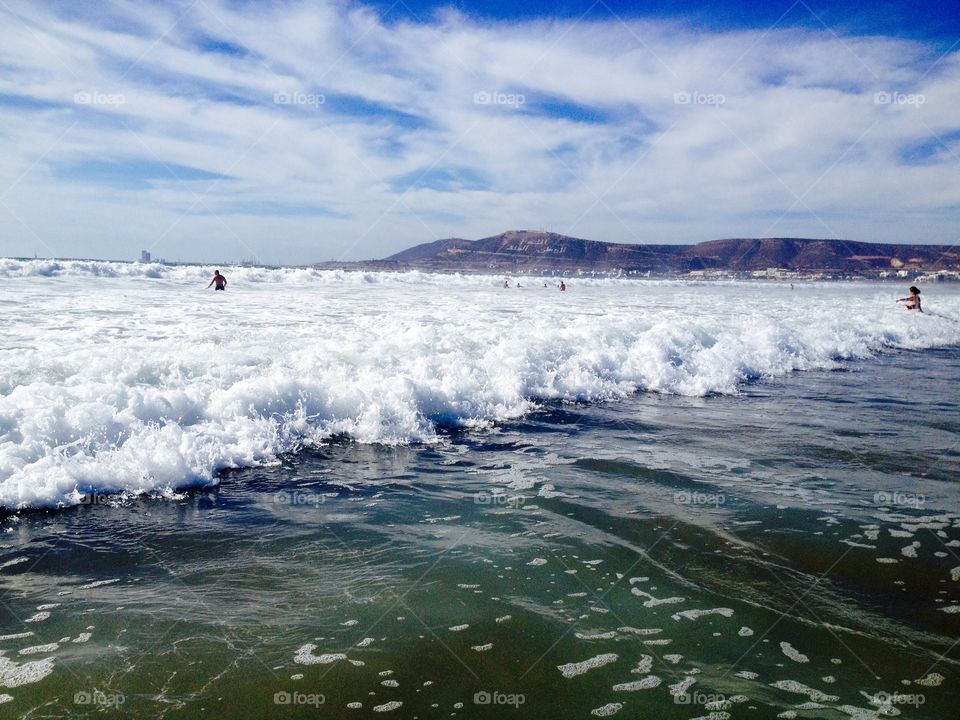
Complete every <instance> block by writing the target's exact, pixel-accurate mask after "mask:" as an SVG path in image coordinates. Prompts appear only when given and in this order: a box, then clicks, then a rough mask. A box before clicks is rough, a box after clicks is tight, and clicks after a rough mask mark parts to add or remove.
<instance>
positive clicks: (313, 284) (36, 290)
mask: <svg viewBox="0 0 960 720" xmlns="http://www.w3.org/2000/svg"><path fill="white" fill-rule="evenodd" d="M210 270H211V269H210V268H201V267H166V266H162V265H144V264H121V263H104V262H88V261H55V262H54V261H45V260H44V261H40V260H38V261H16V260H0V277H3V278H4V281H3V284H2V285H0V303H5V304H6V306H7V307H12V308H14V312H12V313H10V316H13V317H14V319H13V320H12V322H11V321H5V322H4V343H3V346H2V348H0V505H2V506H4V507H6V508H19V507H28V506H35V507H40V506H56V505H73V504H77V503H79V502H81V501H82V500H83V499H84V497H85V496H88V495H89V494H91V493H118V494H127V495H136V494H139V493H151V494H157V495H170V494H172V493H173V491H174V490H176V489H180V488H184V487H188V486H191V485H203V484H208V483H211V482H215V481H216V475H217V472H218V471H220V470H222V469H225V468H232V467H246V466H253V465H257V464H262V463H267V462H272V461H274V460H275V459H276V457H277V456H278V455H279V454H281V453H285V452H289V451H295V450H297V449H299V448H300V447H303V446H304V445H310V444H315V443H318V442H321V441H324V440H326V439H328V438H330V437H332V436H334V435H341V434H343V435H347V436H349V437H351V438H353V439H354V440H356V441H358V442H378V443H393V444H396V443H408V442H418V441H425V442H431V441H433V440H434V439H435V438H436V436H437V431H438V428H439V427H441V426H461V427H487V426H489V425H490V423H494V422H497V421H502V420H508V419H510V418H515V417H518V416H520V415H523V414H524V413H527V412H529V411H531V410H532V409H534V408H535V407H536V405H537V403H538V402H540V401H542V400H556V399H561V400H586V401H602V400H616V399H618V398H622V397H624V396H626V395H628V394H630V393H633V392H635V391H637V390H649V391H655V392H662V393H677V394H683V395H692V396H699V395H705V394H709V393H733V392H736V391H737V389H738V387H740V386H741V385H742V383H743V382H744V381H748V380H750V379H754V378H762V377H769V376H779V375H783V374H785V373H789V372H791V371H794V370H805V369H814V368H830V367H834V366H836V365H837V364H838V363H839V362H842V361H843V360H844V359H863V358H867V357H869V356H870V355H871V354H873V353H875V352H877V351H879V350H882V349H884V348H889V347H902V348H916V349H919V348H926V347H933V346H944V345H952V344H956V343H958V342H960V323H958V322H956V321H955V320H953V319H950V318H952V317H957V316H960V296H958V295H957V294H956V292H955V291H952V290H950V289H949V288H944V289H942V290H941V289H940V288H938V290H937V294H936V295H937V297H936V299H934V298H933V297H931V298H930V299H929V300H928V301H927V302H926V303H925V305H928V306H929V308H930V309H931V311H932V312H930V313H928V314H927V315H924V316H919V315H916V314H913V313H908V312H905V311H904V310H903V308H902V307H900V306H897V305H896V304H895V303H894V302H893V299H894V296H895V294H896V293H895V291H893V290H892V289H890V288H888V287H883V286H870V285H866V284H864V285H861V286H851V285H842V284H827V285H821V286H819V287H818V288H817V289H816V292H815V293H814V292H809V293H806V292H805V293H804V297H803V301H802V302H799V301H798V299H797V296H796V294H790V292H789V290H785V289H784V288H782V287H779V286H775V285H764V286H760V285H756V284H746V283H743V284H737V283H732V284H723V285H720V284H718V285H705V284H700V285H685V284H682V283H676V282H665V281H655V282H654V281H651V282H632V281H617V280H578V281H576V282H575V283H571V290H572V291H573V292H568V293H558V292H555V291H554V290H553V289H541V288H538V287H534V286H533V285H536V284H532V285H531V286H530V287H529V288H525V289H523V290H513V291H511V292H510V293H509V294H507V293H504V292H503V291H502V290H500V289H498V288H496V287H495V285H496V284H497V280H498V279H496V278H489V277H478V276H472V277H461V276H440V275H430V274H425V273H344V272H335V271H324V272H321V271H316V270H312V269H282V270H281V269H265V268H232V269H229V270H228V269H226V268H224V272H225V274H226V275H227V276H228V277H229V278H230V285H229V289H228V291H227V292H225V293H216V294H214V293H213V292H212V291H210V292H209V293H206V294H204V291H203V286H204V285H205V284H206V281H207V279H208V276H209V274H210ZM500 281H501V282H502V280H500ZM653 296H655V297H656V302H651V297H653ZM734 301H735V303H734ZM841 304H842V307H843V309H844V312H843V313H838V312H837V307H838V306H839V305H841ZM598 318H602V320H598ZM5 320H6V318H5ZM287 510H291V509H290V508H288V509H287ZM916 527H919V525H917V526H916Z"/></svg>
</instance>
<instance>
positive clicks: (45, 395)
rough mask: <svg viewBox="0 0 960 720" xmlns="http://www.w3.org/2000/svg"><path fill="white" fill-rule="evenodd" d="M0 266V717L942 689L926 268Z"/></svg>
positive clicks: (945, 620) (950, 309)
mask: <svg viewBox="0 0 960 720" xmlns="http://www.w3.org/2000/svg"><path fill="white" fill-rule="evenodd" d="M4 263H5V264H0V276H2V286H0V288H2V290H0V310H2V313H3V315H4V317H5V318H7V319H9V322H7V321H6V320H5V322H4V328H5V329H4V338H3V343H2V348H0V352H2V355H3V358H2V360H3V362H2V369H0V433H2V434H0V498H2V502H3V504H4V505H5V506H6V508H7V511H8V513H9V514H7V515H6V516H5V517H4V519H3V521H2V529H3V531H4V532H3V535H2V547H0V600H2V604H0V651H2V655H0V693H2V694H3V697H0V699H3V700H5V701H6V702H4V703H3V704H0V713H3V714H4V715H8V716H10V717H20V716H27V717H67V716H70V717H84V716H87V715H89V716H93V715H102V714H104V713H107V714H112V715H115V716H129V717H144V716H154V717H171V718H172V717H201V716H206V717H215V718H219V717H222V718H228V717H230V718H232V717H265V718H273V717H318V716H327V717H338V718H339V717H381V716H386V717H391V716H392V717H418V718H433V717H466V718H487V717H490V718H499V717H517V716H520V715H521V714H522V715H524V716H529V717H544V718H554V717H562V718H567V717H570V718H576V717H584V718H588V717H594V716H612V715H615V716H618V717H630V718H636V717H664V718H698V717H709V718H717V719H721V718H725V717H731V718H738V717H757V718H767V717H778V716H779V717H785V718H788V717H801V718H820V717H823V718H850V717H854V718H879V717H891V716H896V715H897V713H899V714H900V715H902V716H903V717H909V718H915V717H916V718H947V717H952V715H951V713H953V712H954V711H955V707H956V705H957V700H958V697H960V695H958V691H957V681H958V672H957V662H958V660H960V657H958V655H960V653H958V651H957V649H956V647H955V646H954V643H955V641H956V639H957V637H958V636H960V632H958V631H960V625H958V622H960V592H958V588H960V584H958V583H960V512H958V507H960V505H958V490H957V484H956V478H957V470H958V465H960V457H958V451H957V447H956V444H957V440H958V435H957V432H958V429H960V418H958V415H957V403H958V399H960V397H958V394H957V392H956V386H955V378H956V376H957V370H958V368H960V351H958V350H957V347H956V346H957V344H958V343H960V330H958V326H957V322H956V320H954V319H953V318H957V317H960V293H958V292H957V291H956V290H952V289H951V288H950V287H949V286H930V287H929V288H924V291H925V292H924V295H925V297H926V302H925V309H927V310H928V314H927V315H924V316H918V315H916V314H914V313H908V312H906V311H904V310H903V309H902V307H898V306H897V305H896V304H894V303H893V300H894V298H895V297H897V296H898V288H894V287H891V286H889V285H868V284H862V285H854V284H817V285H800V284H798V285H797V286H796V287H795V289H792V290H791V289H790V287H789V286H788V285H778V284H750V283H731V284H726V285H712V284H700V285H691V284H684V283H670V282H663V281H660V282H656V281H651V282H633V281H592V280H576V279H574V280H572V281H570V280H569V279H568V283H567V284H568V288H569V290H568V291H567V292H566V293H559V292H558V291H557V290H556V288H555V287H553V284H552V283H550V285H549V287H547V288H543V287H542V285H543V281H542V280H539V279H536V278H528V279H521V287H520V288H511V289H504V288H502V287H499V285H501V284H502V278H481V277H449V276H431V275H424V274H394V275H391V274H360V273H317V272H313V271H307V270H302V271H292V270H290V271H277V270H275V271H271V270H258V269H247V268H244V269H228V268H222V269H223V271H224V273H225V274H227V276H228V278H229V279H230V282H231V284H230V286H229V290H228V291H227V292H226V293H217V294H216V295H214V294H213V291H210V292H209V293H208V294H206V295H204V294H203V293H202V289H201V288H202V286H203V285H205V284H206V281H207V280H208V279H207V278H206V273H205V272H204V271H202V270H200V269H194V268H173V269H171V268H164V267H161V266H126V265H118V264H107V263H70V262H61V263H44V262H35V263H31V262H16V261H4ZM18 509H19V511H18ZM15 511H16V512H15Z"/></svg>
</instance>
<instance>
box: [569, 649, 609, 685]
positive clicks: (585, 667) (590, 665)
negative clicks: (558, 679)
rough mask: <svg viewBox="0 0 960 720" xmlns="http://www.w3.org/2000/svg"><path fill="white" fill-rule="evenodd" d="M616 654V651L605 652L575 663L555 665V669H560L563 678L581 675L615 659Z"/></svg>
mask: <svg viewBox="0 0 960 720" xmlns="http://www.w3.org/2000/svg"><path fill="white" fill-rule="evenodd" d="M617 657H618V655H617V654H616V653H605V654H603V655H597V656H595V657H592V658H590V659H589V660H584V661H582V662H576V663H566V664H565V665H557V670H559V671H560V674H561V675H563V676H564V677H565V678H568V679H569V678H574V677H577V676H578V675H583V674H584V673H586V672H589V671H590V670H593V669H595V668H598V667H603V666H604V665H609V664H610V663H614V662H616V661H617Z"/></svg>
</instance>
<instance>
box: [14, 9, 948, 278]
mask: <svg viewBox="0 0 960 720" xmlns="http://www.w3.org/2000/svg"><path fill="white" fill-rule="evenodd" d="M858 5H859V6H860V7H861V9H859V10H858V9H856V8H857V6H858ZM866 5H867V4H864V3H853V2H843V1H841V2H830V3H828V2H823V1H819V2H818V1H816V0H797V1H796V2H790V1H788V0H784V1H783V2H778V1H776V0H769V1H768V2H760V1H759V0H755V1H752V2H744V1H742V0H741V1H740V2H733V1H732V0H730V1H728V0H720V1H719V2H714V3H712V4H710V3H705V2H697V1H695V0H691V2H688V3H682V2H675V1H673V2H667V1H666V0H661V1H659V2H657V1H654V2H651V3H637V2H633V3H630V2H614V1H613V0H606V1H605V0H597V1H596V2H593V1H592V0H562V1H561V2H557V3H549V4H546V3H544V4H540V5H537V4H536V3H534V4H523V3H516V2H507V1H506V0H504V1H503V2H496V1H494V2H480V3H471V2H459V3H453V4H444V3H432V2H428V1H425V0H419V1H412V0H411V2H404V0H397V2H395V3H392V2H390V0H381V1H379V2H376V3H373V4H363V3H359V2H343V1H341V2H325V1H324V0H316V1H314V2H293V1H291V2H284V1H281V0H276V1H273V2H229V1H227V0H193V1H191V0H184V1H183V2H135V1H132V2H107V1H106V0H104V1H103V2H96V3H81V2H77V1H71V2H39V1H36V0H25V1H23V2H20V1H18V0H0V66H2V71H0V255H3V256H30V257H32V256H33V255H34V253H37V254H38V255H40V256H41V257H42V256H57V257H102V258H116V259H132V258H135V257H137V256H139V253H140V250H142V249H149V250H150V251H151V252H152V253H153V255H154V256H155V257H165V258H168V259H182V260H185V261H186V260H190V261H202V260H209V261H220V260H239V259H247V258H254V257H256V258H259V259H260V260H261V261H263V262H269V263H308V262H313V261H318V260H330V259H363V258H373V257H383V256H385V255H388V254H391V253H393V252H397V251H399V250H401V249H403V248H405V247H408V246H410V245H413V244H416V243H420V242H426V241H431V240H435V239H438V238H443V237H465V238H479V237H484V236H488V235H493V234H496V233H499V232H501V231H503V230H507V229H541V228H542V229H551V230H553V231H555V232H560V233H565V234H569V235H574V236H577V237H586V238H591V239H597V240H607V241H616V242H631V243H633V242H657V243H662V242H678V243H688V242H690V243H692V242H699V241H702V240H709V239H715V238H721V237H771V236H777V237H782V236H790V237H839V238H846V239H853V240H866V241H884V242H936V243H956V242H958V241H960V182H958V179H960V21H958V16H960V11H958V10H956V9H953V10H952V11H951V10H950V8H951V6H952V3H915V2H910V1H909V0H904V1H903V2H879V3H875V4H869V12H866V11H864V10H863V7H865V6H866ZM951 12H952V13H953V14H951Z"/></svg>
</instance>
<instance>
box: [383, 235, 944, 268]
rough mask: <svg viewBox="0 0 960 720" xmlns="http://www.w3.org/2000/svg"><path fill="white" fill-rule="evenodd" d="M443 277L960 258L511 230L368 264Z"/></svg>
mask: <svg viewBox="0 0 960 720" xmlns="http://www.w3.org/2000/svg"><path fill="white" fill-rule="evenodd" d="M366 264H367V265H371V264H373V265H378V266H379V265H384V266H390V267H404V268H408V267H409V268H420V269H425V270H440V271H482V270H494V271H509V272H538V271H560V272H569V271H571V270H583V271H599V272H615V271H618V270H623V271H626V272H631V271H637V272H646V271H652V272H687V271H690V270H699V269H722V270H730V271H737V272H742V271H752V270H765V269H767V268H785V269H791V270H800V271H817V270H828V271H829V270H833V271H841V272H856V271H860V272H864V271H870V272H875V271H877V270H879V269H884V268H886V269H895V268H901V267H913V268H918V269H919V268H922V269H923V270H934V269H943V268H957V267H960V251H958V250H956V249H954V248H953V247H952V246H947V245H899V244H881V243H865V242H854V241H848V240H821V239H808V238H740V239H727V240H712V241H709V242H703V243H699V244H697V245H646V244H644V245H631V244H624V243H606V242H599V241H596V240H585V239H582V238H574V237H569V236H566V235H558V234H557V233H549V232H534V231H528V230H511V231H508V232H505V233H501V234H500V235H494V236H492V237H487V238H482V239H480V240H473V241H470V240H464V239H461V238H450V239H447V240H437V241H435V242H431V243H425V244H423V245H417V246H415V247H412V248H409V249H407V250H404V251H403V252H399V253H397V254H396V255H392V256H390V257H388V258H386V259H385V260H382V261H375V262H374V263H366Z"/></svg>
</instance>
